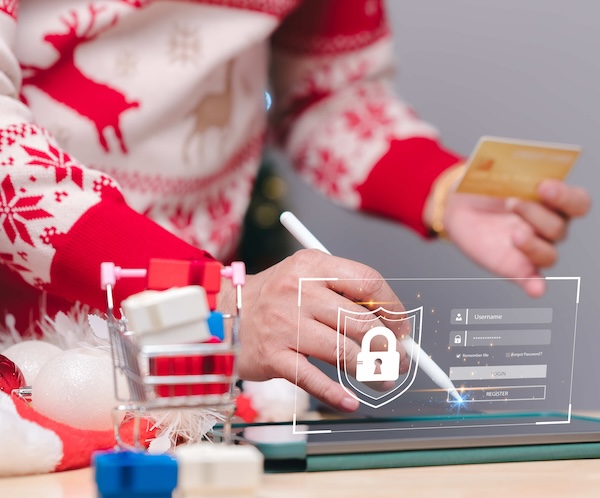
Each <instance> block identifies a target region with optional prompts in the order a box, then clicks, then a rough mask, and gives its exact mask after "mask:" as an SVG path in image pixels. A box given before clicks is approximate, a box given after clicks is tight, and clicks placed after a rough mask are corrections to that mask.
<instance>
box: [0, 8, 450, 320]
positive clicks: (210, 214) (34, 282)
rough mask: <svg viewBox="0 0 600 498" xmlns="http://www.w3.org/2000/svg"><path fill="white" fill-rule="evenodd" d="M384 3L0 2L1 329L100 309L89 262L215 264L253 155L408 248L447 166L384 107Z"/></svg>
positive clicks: (434, 141) (241, 202) (429, 137)
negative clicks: (268, 149)
mask: <svg viewBox="0 0 600 498" xmlns="http://www.w3.org/2000/svg"><path fill="white" fill-rule="evenodd" d="M382 4H383V2H382V0H187V1H184V0H181V1H175V0H173V1H159V0H94V1H90V0H21V1H19V0H0V263H1V264H0V312H1V313H6V312H11V313H13V314H16V315H17V316H18V319H19V322H18V326H20V328H21V330H24V326H25V325H27V323H28V322H30V321H31V319H34V318H35V317H36V311H37V310H38V308H39V305H40V302H41V301H43V302H44V303H45V305H46V306H48V307H49V309H57V308H61V307H62V308H65V307H68V306H69V303H72V302H74V301H80V302H83V303H86V304H88V305H90V306H92V307H95V308H100V309H102V308H103V306H104V296H103V293H102V292H101V291H100V286H99V267H100V263H101V262H102V261H113V262H114V263H116V264H117V265H119V266H122V267H134V268H137V267H145V266H146V265H147V263H148V259H149V258H151V257H165V258H178V259H203V258H210V257H212V256H214V257H216V258H219V259H226V258H227V257H228V256H230V255H231V254H232V253H233V251H234V250H235V247H236V243H237V240H238V235H239V232H240V224H241V222H242V218H243V215H244V212H245V211H246V208H247V205H248V201H249V196H250V193H251V189H252V185H253V181H254V178H255V175H256V172H257V169H258V167H259V163H260V158H261V149H262V147H263V145H264V142H265V138H266V137H267V136H273V137H275V138H276V140H277V141H278V143H279V144H280V145H282V146H283V147H284V148H285V150H286V152H287V153H288V154H289V157H290V158H291V159H292V161H293V164H294V165H295V167H296V168H297V170H298V172H299V173H300V175H301V176H302V177H304V178H305V179H306V180H307V181H309V182H311V183H312V184H314V186H315V187H316V188H317V189H319V190H320V191H322V192H323V193H324V194H326V195H328V196H329V197H331V198H332V199H333V200H334V201H336V202H339V203H342V204H343V205H345V206H348V207H350V208H354V209H361V210H365V211H369V212H373V213H377V214H380V215H383V216H386V217H389V218H392V219H395V220H398V221H400V222H402V223H404V224H406V225H408V226H410V227H412V228H414V229H415V230H417V231H418V232H420V233H425V227H424V226H423V224H422V219H421V217H422V209H423V204H424V202H425V199H426V196H427V194H428V193H429V189H430V186H431V184H432V182H433V181H434V179H435V178H436V177H437V176H438V175H439V173H440V172H441V171H442V170H444V169H445V168H447V167H449V166H451V165H452V164H454V163H456V162H457V161H458V159H459V158H458V157H457V155H455V154H453V153H451V152H448V151H446V150H444V149H443V147H441V146H440V144H439V142H438V138H437V133H436V131H435V129H433V128H432V127H431V126H430V125H428V124H426V123H424V122H423V121H421V120H420V119H419V118H418V117H417V116H416V114H415V113H414V112H413V111H412V110H411V109H410V108H409V107H408V106H407V105H405V104H404V103H403V102H402V101H401V100H399V99H398V97H397V96H395V95H394V92H393V86H392V83H391V75H392V62H393V57H392V44H391V35H390V31H389V27H388V25H387V22H386V18H385V12H384V7H383V5H382ZM267 88H270V91H271V93H272V95H273V99H274V108H273V109H272V110H271V113H270V116H268V115H267V112H266V110H265V97H264V92H265V89H267ZM211 255H212V256H211ZM142 285H143V284H141V283H140V284H134V283H129V284H125V283H124V284H122V285H121V284H120V285H119V286H117V289H116V290H117V292H118V293H119V294H118V295H117V299H121V298H122V297H124V296H125V295H127V294H130V293H131V292H135V291H137V290H141V287H140V286H142ZM42 297H43V299H42ZM0 319H1V317H0ZM0 323H2V322H1V321H0Z"/></svg>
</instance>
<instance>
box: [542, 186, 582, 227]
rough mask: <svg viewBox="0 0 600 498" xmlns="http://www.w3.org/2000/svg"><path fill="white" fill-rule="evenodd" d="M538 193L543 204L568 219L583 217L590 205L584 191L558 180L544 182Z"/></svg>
mask: <svg viewBox="0 0 600 498" xmlns="http://www.w3.org/2000/svg"><path fill="white" fill-rule="evenodd" d="M538 193H539V194H540V196H541V198H542V201H543V202H544V204H546V205H547V206H548V207H551V208H553V209H555V210H557V211H559V212H561V213H563V214H565V215H566V216H568V217H569V218H571V217H575V216H584V215H585V214H587V212H588V211H589V210H590V207H591V204H592V201H591V198H590V194H589V193H588V191H587V190H586V189H584V188H582V187H574V186H571V185H567V184H565V183H564V182H561V181H560V180H554V179H548V180H544V181H543V182H541V183H540V185H539V187H538Z"/></svg>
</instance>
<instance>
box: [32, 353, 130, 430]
mask: <svg viewBox="0 0 600 498" xmlns="http://www.w3.org/2000/svg"><path fill="white" fill-rule="evenodd" d="M120 381H121V379H120ZM122 382H125V380H124V379H123V380H122ZM119 389H120V390H121V389H126V386H123V388H121V387H119ZM121 392H122V391H121ZM125 392H126V391H125ZM32 405H33V407H34V408H35V409H36V410H37V411H38V412H40V413H41V414H43V415H46V416H47V417H49V418H51V419H53V420H56V421H58V422H63V423H65V424H67V425H70V426H72V427H76V428H79V429H89V430H110V429H111V428H112V426H113V418H112V411H113V408H114V407H115V406H116V405H117V401H116V400H115V394H114V383H113V367H112V361H111V357H110V354H107V353H106V352H104V351H97V350H93V349H72V350H69V351H64V352H63V353H61V354H60V355H57V356H55V357H54V358H52V359H51V360H50V361H48V362H47V363H46V364H45V365H44V366H43V367H42V369H41V370H40V372H39V374H38V376H37V378H36V380H35V382H34V383H33V385H32Z"/></svg>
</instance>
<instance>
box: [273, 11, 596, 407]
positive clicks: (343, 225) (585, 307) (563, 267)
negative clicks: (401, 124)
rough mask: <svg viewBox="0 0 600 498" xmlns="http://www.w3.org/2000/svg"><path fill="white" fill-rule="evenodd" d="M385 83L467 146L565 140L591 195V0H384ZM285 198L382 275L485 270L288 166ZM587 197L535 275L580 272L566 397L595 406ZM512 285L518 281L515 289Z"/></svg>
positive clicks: (337, 245)
mask: <svg viewBox="0 0 600 498" xmlns="http://www.w3.org/2000/svg"><path fill="white" fill-rule="evenodd" d="M387 4H388V14H389V17H390V20H391V24H392V27H393V30H394V40H395V47H396V59H397V63H398V68H399V71H398V77H397V89H398V92H399V93H400V95H401V96H402V98H403V99H404V100H406V101H407V102H409V103H410V104H411V105H412V106H414V107H415V108H416V110H417V111H418V113H419V114H420V115H421V117H423V118H424V119H425V120H427V121H429V122H430V123H432V124H434V125H435V126H436V127H437V128H438V129H439V130H440V133H441V136H442V139H443V141H444V143H445V144H446V145H447V146H448V147H450V148H452V149H454V150H456V151H458V152H460V153H462V154H465V155H467V154H468V153H469V152H470V151H471V149H472V148H473V146H474V144H475V143H476V142H477V140H478V138H479V137H480V136H481V135H486V134H489V135H497V136H506V137H519V138H525V139H535V140H544V141H557V142H565V143H576V144H580V145H582V146H583V150H584V152H583V155H582V157H581V158H580V160H579V161H578V163H577V165H576V166H575V168H574V170H573V171H572V173H571V174H570V176H569V181H570V183H573V184H580V185H585V186H586V187H587V188H588V189H589V191H590V193H591V195H592V198H593V199H594V200H596V199H599V198H600V181H599V180H600V173H599V172H598V165H599V164H600V140H599V139H598V136H597V135H598V128H599V124H600V100H599V98H598V91H599V89H600V57H599V56H598V54H599V53H600V35H599V34H598V32H599V30H600V2H598V1H597V0H571V1H568V2H567V1H565V0H543V1H542V0H504V1H502V2H498V1H487V0H388V1H387ZM279 163H280V164H279V167H278V170H280V173H281V174H282V176H284V177H285V178H286V179H287V181H288V184H289V188H290V193H289V203H288V206H289V207H290V208H291V209H292V210H293V211H295V212H296V214H297V215H298V217H299V218H300V219H301V220H303V221H304V222H305V224H307V225H308V226H309V228H310V229H311V230H312V231H313V232H314V233H315V234H316V235H317V236H318V237H319V238H320V239H321V240H322V242H323V243H324V244H325V245H326V246H327V247H328V248H329V249H330V251H331V252H332V253H334V254H337V255H339V256H343V257H347V258H350V259H355V260H358V261H361V262H363V263H366V264H368V265H370V266H372V267H374V268H376V269H377V270H378V271H379V272H381V273H382V275H383V276H384V277H477V276H490V275H489V274H487V273H486V272H484V271H483V270H481V269H480V268H478V267H477V266H475V265H474V264H473V263H471V262H470V261H469V260H467V259H466V258H465V257H464V256H463V255H462V254H461V253H460V252H459V251H458V250H456V249H455V248H454V247H453V246H451V245H449V244H446V243H436V242H434V243H431V242H424V241H422V240H421V239H419V238H418V237H417V236H415V235H414V234H413V233H412V232H410V231H408V230H407V229H404V228H402V227H400V226H397V225H394V224H393V223H390V222H387V221H383V220H377V219H374V218H372V217H368V216H365V215H361V214H358V213H353V212H350V211H346V210H344V209H343V208H340V207H338V206H335V205H333V204H332V203H330V202H329V201H327V200H325V199H324V198H322V197H321V196H320V195H319V194H317V193H315V192H314V191H312V190H311V189H310V188H309V187H307V186H306V185H304V184H303V183H302V182H301V181H300V180H298V179H297V178H295V177H294V176H293V173H291V172H290V170H289V168H287V165H285V164H283V163H284V161H279ZM599 228H600V227H599V223H598V213H597V209H596V206H594V208H593V209H592V212H591V213H590V215H589V216H588V217H587V218H586V219H584V220H579V221H577V222H576V223H574V224H573V226H572V228H571V232H570V237H569V239H568V240H567V241H565V242H563V243H562V244H561V247H560V256H561V257H560V261H559V262H558V264H557V265H556V266H555V267H554V268H553V269H552V270H550V271H548V272H546V274H547V275H555V276H581V277H582V288H581V289H582V291H581V301H580V306H579V319H578V331H577V334H578V335H577V347H576V368H575V391H574V408H585V409H590V408H591V409H600V361H598V352H599V351H600V347H599V346H600V337H599V336H598V325H597V324H598V319H599V316H600V313H599V312H598V309H599V308H600V307H599V304H600V265H599V263H598V257H597V256H598V253H599V248H600V235H599V234H598V229H599ZM516 292H519V291H518V290H516Z"/></svg>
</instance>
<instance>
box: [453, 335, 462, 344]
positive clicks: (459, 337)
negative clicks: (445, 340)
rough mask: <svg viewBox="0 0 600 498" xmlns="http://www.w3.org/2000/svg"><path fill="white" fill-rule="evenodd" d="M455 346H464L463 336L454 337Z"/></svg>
mask: <svg viewBox="0 0 600 498" xmlns="http://www.w3.org/2000/svg"><path fill="white" fill-rule="evenodd" d="M454 344H462V335H460V334H456V335H455V336H454Z"/></svg>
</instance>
